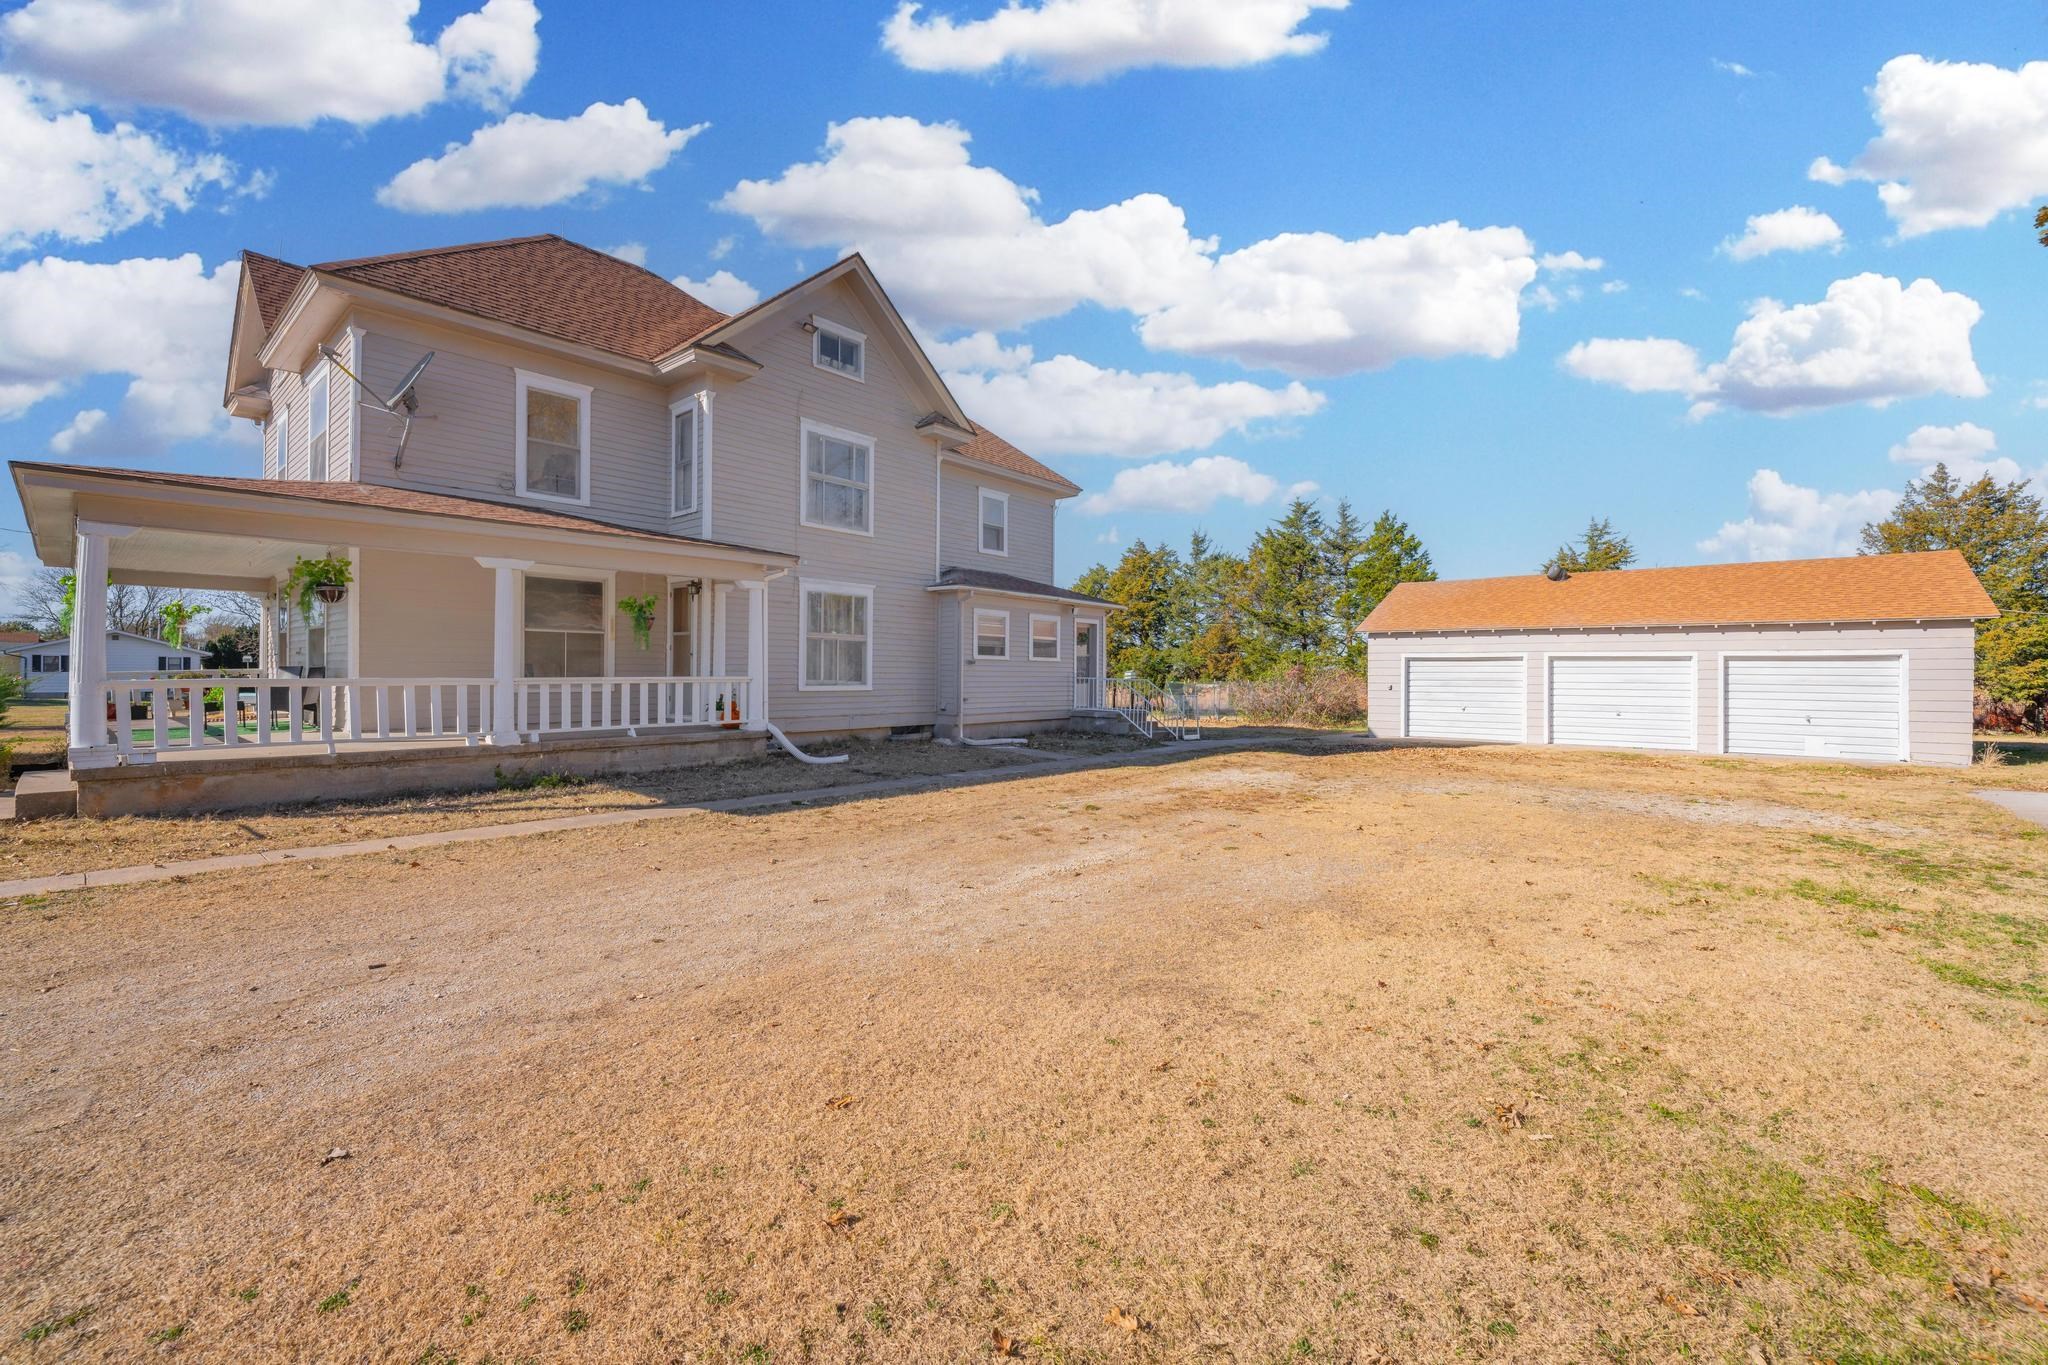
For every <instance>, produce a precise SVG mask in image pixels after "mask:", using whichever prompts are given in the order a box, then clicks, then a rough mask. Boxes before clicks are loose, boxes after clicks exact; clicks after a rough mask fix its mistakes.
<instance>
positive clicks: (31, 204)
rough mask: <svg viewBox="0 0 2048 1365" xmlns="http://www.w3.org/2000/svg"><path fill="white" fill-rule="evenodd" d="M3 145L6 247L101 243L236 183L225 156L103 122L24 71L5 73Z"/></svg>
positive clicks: (0, 230) (1, 232) (0, 191)
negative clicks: (53, 101)
mask: <svg viewBox="0 0 2048 1365" xmlns="http://www.w3.org/2000/svg"><path fill="white" fill-rule="evenodd" d="M0 148H5V149H6V151H5V154H4V155H0V251H21V250H24V249H26V248H28V247H30V246H32V245H34V244H35V243H36V242H38V241H40V240H43V239H45V238H56V239H58V240H61V241H66V242H97V241H101V240H103V239H105V238H106V237H108V236H110V235H111V234H113V233H116V232H120V231H122V230H123V229H125V228H131V227H134V226H135V225H137V224H138V223H146V222H159V221H161V220H162V219H163V216H164V214H165V213H166V212H167V211H169V210H173V209H175V210H178V211H180V212H183V211H185V210H187V209H190V208H191V207H192V206H193V205H194V204H195V203H197V202H198V200H199V197H200V195H201V194H202V193H204V192H205V191H207V190H209V189H212V190H228V189H232V188H233V187H234V186H235V183H236V174H235V168H234V165H233V163H232V162H230V161H229V160H228V159H227V158H226V157H224V156H221V155H219V154H217V153H211V152H208V153H200V154H194V153H190V152H185V151H181V150H179V149H177V148H175V147H172V146H170V145H169V144H167V143H165V142H163V141H162V140H161V139H159V138H157V137H156V136H154V135H153V134H150V133H146V132H143V131H142V130H140V129H138V128H136V127H135V126H134V125H132V124H128V123H115V124H113V125H112V126H110V127H104V128H103V127H100V126H99V125H98V124H96V123H95V122H94V120H93V118H92V116H91V115H90V114H87V113H85V112H84V111H82V110H76V109H73V110H63V109H58V108H55V107H53V106H51V105H50V104H49V103H48V102H47V101H45V100H43V99H41V98H39V97H38V96H37V95H36V94H35V92H34V91H33V89H32V88H31V86H30V84H29V82H27V81H25V80H23V79H21V78H20V77H18V76H8V75H0Z"/></svg>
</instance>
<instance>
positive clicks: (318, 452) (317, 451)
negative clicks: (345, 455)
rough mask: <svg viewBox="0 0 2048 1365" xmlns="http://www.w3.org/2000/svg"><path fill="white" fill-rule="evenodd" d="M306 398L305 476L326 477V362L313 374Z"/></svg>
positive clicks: (321, 363)
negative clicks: (311, 384)
mask: <svg viewBox="0 0 2048 1365" xmlns="http://www.w3.org/2000/svg"><path fill="white" fill-rule="evenodd" d="M310 395H311V396H310V397H309V398H308V399H307V400H306V477H307V478H309V479H324V478H326V477H327V362H326V361H324V360H323V361H321V362H320V368H319V369H318V370H316V371H315V372H314V374H313V387H312V389H311V390H310Z"/></svg>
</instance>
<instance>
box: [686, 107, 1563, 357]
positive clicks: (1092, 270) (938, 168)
mask: <svg viewBox="0 0 2048 1365" xmlns="http://www.w3.org/2000/svg"><path fill="white" fill-rule="evenodd" d="M968 140H969V135H968V133H967V131H966V130H965V129H962V128H960V127H958V126H956V125H953V124H928V123H921V122H919V121H917V120H915V119H910V118H858V119H850V120H848V121H847V122H845V123H835V124H832V125H831V126H830V127H829V129H828V130H827V134H826V142H825V153H824V156H823V157H822V158H821V159H819V160H817V161H810V162H803V163H800V164H798V165H794V166H790V167H788V168H787V169H786V170H784V171H783V172H782V173H781V174H780V175H778V176H776V177H774V178H773V179H767V180H743V181H741V182H740V183H739V184H738V185H736V186H734V187H733V188H732V189H731V190H730V191H728V192H727V193H726V194H725V196H724V197H723V198H722V199H720V200H719V207H721V208H724V209H727V210H729V211H731V212H734V213H739V214H743V215H745V216H747V217H749V218H751V219H752V220H753V221H754V223H755V225H756V226H757V227H759V228H760V229H761V230H762V231H763V232H765V233H768V234H769V235H771V236H774V237H777V238H780V239H782V240H784V241H786V242H789V243H792V244H794V245H797V246H800V247H831V248H834V249H837V250H858V251H861V252H863V253H864V254H865V255H866V256H867V257H868V259H869V261H870V263H871V264H873V265H874V266H875V268H876V269H877V271H879V272H880V274H881V275H882V277H883V278H884V279H887V280H888V281H889V282H890V288H891V290H892V291H894V292H895V293H896V295H897V297H898V299H899V300H900V302H901V303H902V304H903V306H904V310H905V311H906V312H907V313H909V314H910V315H911V316H912V317H914V318H916V319H917V320H918V321H919V322H920V323H922V324H924V325H926V326H927V327H930V328H934V329H944V328H950V327H959V328H969V329H1003V328H1013V327H1019V326H1022V325H1024V324H1026V323H1029V322H1034V321H1037V320H1039V319H1042V318H1049V317H1055V316H1058V315H1059V314H1062V313H1065V312H1067V311H1069V310H1070V309H1073V308H1076V307H1079V306H1080V305H1082V304H1095V305H1098V306H1100V307H1104V308H1109V309H1114V310H1118V311H1122V312H1128V313H1131V314H1133V315H1134V316H1136V317H1137V319H1138V328H1139V335H1140V336H1141V337H1142V338H1143V340H1144V341H1145V343H1146V345H1148V346H1151V347H1153V348H1155V349H1164V350H1176V351H1182V352H1186V353H1188V354H1194V355H1209V356H1219V357H1227V358H1231V359H1235V360H1238V361H1240V362H1242V363H1244V364H1248V365H1257V366H1268V367H1271V368H1275V369H1280V370H1285V371H1287V372H1290V373H1298V374H1312V375H1330V374H1340V373H1346V372H1350V371H1354V370H1365V369H1377V368H1381V367H1383V366H1386V365H1389V364H1392V363H1393V362H1394V361H1396V360H1400V359H1403V358H1405V357H1411V356H1419V357H1430V358H1434V357H1442V356H1450V355H1484V356H1502V355H1506V354H1508V353H1509V352H1511V351H1513V350H1514V348H1515V345H1516V342H1517V340H1518V337H1519V328H1520V312H1521V309H1520V300H1521V293H1522V290H1523V288H1524V287H1525V286H1527V285H1528V284H1529V283H1530V281H1531V280H1533V279H1534V278H1535V275H1536V270H1537V262H1536V259H1535V253H1534V249H1533V248H1532V246H1531V245H1530V242H1529V239H1528V238H1527V236H1525V235H1524V234H1523V233H1522V231H1521V230H1520V229H1519V228H1512V227H1488V228H1467V227H1464V226H1463V225H1461V224H1458V223H1454V222H1452V223H1438V224H1435V225H1434V226H1428V227H1418V228H1415V229H1413V230H1411V231H1408V232H1404V233H1382V234H1380V235H1378V236H1374V237H1366V238H1360V239H1356V240H1347V239H1344V238H1341V237H1337V236H1335V235H1333V234H1330V233H1323V232H1309V233H1285V234H1281V235H1279V236H1275V237H1271V238H1267V239H1265V240H1263V241H1259V242H1255V243H1253V244H1251V245H1249V246H1246V247H1243V248H1240V249H1238V250H1235V251H1229V252H1220V243H1219V242H1218V240H1217V239H1216V238H1214V237H1196V236H1194V235H1193V234H1192V233H1190V232H1189V230H1188V225H1187V217H1186V214H1185V213H1184V212H1183V211H1182V210H1181V208H1180V207H1179V205H1177V204H1175V203H1173V201H1171V200H1170V199H1167V198H1166V197H1165V196H1163V195H1159V194H1138V195H1134V196H1132V197H1130V198H1128V199H1125V200H1122V201H1121V202H1119V203H1115V204H1111V205H1108V206H1107V207H1104V208H1099V209H1078V210H1076V211H1074V212H1072V213H1069V214H1068V215H1067V216H1066V217H1064V218H1060V219H1058V220H1056V221H1047V220H1046V219H1045V218H1043V217H1041V216H1040V214H1039V212H1038V210H1037V207H1036V205H1037V200H1038V194H1037V192H1036V191H1035V190H1031V189H1028V188H1026V187H1024V186H1021V185H1018V184H1017V183H1016V182H1014V181H1012V180H1011V179H1010V178H1009V177H1007V176H1005V175H1003V174H1002V173H1001V172H1000V171H997V170H995V169H993V168H991V167H987V166H977V165H975V164H973V161H972V159H971V158H970V156H969V155H968V150H967V143H968ZM1219 252H1220V254H1219Z"/></svg>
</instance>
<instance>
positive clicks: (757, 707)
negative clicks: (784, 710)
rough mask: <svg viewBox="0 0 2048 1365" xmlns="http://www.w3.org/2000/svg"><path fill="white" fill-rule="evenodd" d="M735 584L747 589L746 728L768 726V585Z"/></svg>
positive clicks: (755, 580)
mask: <svg viewBox="0 0 2048 1365" xmlns="http://www.w3.org/2000/svg"><path fill="white" fill-rule="evenodd" d="M737 586H739V587H742V588H745V589H746V592H747V715H746V728H747V729H749V730H765V729H767V728H768V585H767V584H766V583H764V582H762V581H761V580H760V579H757V578H756V579H748V580H745V581H743V582H741V583H739V584H738V585H737Z"/></svg>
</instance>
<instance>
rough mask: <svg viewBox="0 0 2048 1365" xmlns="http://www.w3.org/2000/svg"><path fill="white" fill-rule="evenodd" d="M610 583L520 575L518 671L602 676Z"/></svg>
mask: <svg viewBox="0 0 2048 1365" xmlns="http://www.w3.org/2000/svg"><path fill="white" fill-rule="evenodd" d="M610 587H611V584H610V581H609V580H608V579H602V578H577V577H569V576H566V575H556V574H550V573H537V572H536V573H527V574H524V575H522V576H521V585H520V596H521V601H520V605H519V611H520V625H521V627H522V630H523V632H524V637H523V644H524V659H523V661H522V668H521V671H522V672H523V673H524V674H525V675H526V676H527V677H529V678H602V677H605V676H607V675H608V674H609V673H610V672H611V669H610V667H609V665H608V660H607V655H608V654H609V653H610V651H609V649H608V645H609V635H610V632H609V631H608V630H607V629H606V627H607V625H608V624H609V623H610V620H611V600H610V599H611V591H610Z"/></svg>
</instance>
